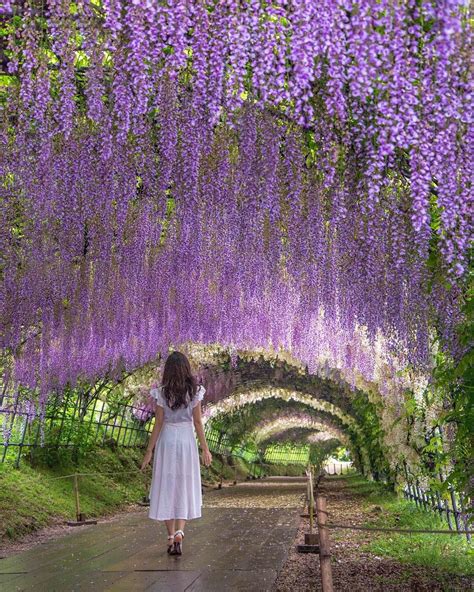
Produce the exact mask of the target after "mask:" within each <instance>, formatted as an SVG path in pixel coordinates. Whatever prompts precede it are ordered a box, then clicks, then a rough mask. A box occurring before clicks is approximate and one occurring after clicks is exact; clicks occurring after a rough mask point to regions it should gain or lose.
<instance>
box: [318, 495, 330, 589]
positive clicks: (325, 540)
mask: <svg viewBox="0 0 474 592" xmlns="http://www.w3.org/2000/svg"><path fill="white" fill-rule="evenodd" d="M316 511H317V513H318V531H319V561H320V564H321V584H322V588H323V592H333V591H334V588H333V584H332V571H331V550H330V545H329V532H328V527H327V526H326V521H327V509H326V498H325V497H324V496H322V495H318V497H317V498H316Z"/></svg>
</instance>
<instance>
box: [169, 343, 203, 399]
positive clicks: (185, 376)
mask: <svg viewBox="0 0 474 592" xmlns="http://www.w3.org/2000/svg"><path fill="white" fill-rule="evenodd" d="M161 385H162V387H163V389H162V393H163V397H164V398H165V400H166V402H167V404H168V406H169V407H171V409H179V408H180V407H187V406H188V405H189V403H190V402H191V401H192V400H193V399H194V397H195V395H196V392H197V386H198V385H197V380H196V378H195V377H194V376H193V373H192V370H191V364H190V363H189V360H188V358H187V357H186V356H185V355H184V354H182V353H181V352H179V351H175V352H173V353H172V354H170V355H169V356H168V358H167V360H166V362H165V367H164V370H163V379H162V381H161ZM188 396H189V399H188Z"/></svg>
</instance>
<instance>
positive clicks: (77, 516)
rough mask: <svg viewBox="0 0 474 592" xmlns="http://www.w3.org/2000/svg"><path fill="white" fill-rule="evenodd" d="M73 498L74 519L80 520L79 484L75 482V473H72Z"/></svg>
mask: <svg viewBox="0 0 474 592" xmlns="http://www.w3.org/2000/svg"><path fill="white" fill-rule="evenodd" d="M73 486H74V498H75V500H76V520H77V521H78V522H79V521H80V520H81V508H80V507H79V486H78V483H77V474H76V473H74V483H73Z"/></svg>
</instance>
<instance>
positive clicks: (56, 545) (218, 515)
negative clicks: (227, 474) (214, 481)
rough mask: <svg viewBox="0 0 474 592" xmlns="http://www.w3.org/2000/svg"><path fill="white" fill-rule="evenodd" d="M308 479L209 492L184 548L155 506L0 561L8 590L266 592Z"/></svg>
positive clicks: (0, 582)
mask: <svg viewBox="0 0 474 592" xmlns="http://www.w3.org/2000/svg"><path fill="white" fill-rule="evenodd" d="M304 492H305V480H304V478H302V477H301V478H300V477H272V478H268V479H265V480H263V481H251V482H246V483H240V484H238V485H237V486H234V487H228V488H224V489H222V490H218V491H214V490H213V491H207V492H206V494H205V495H204V507H203V513H202V518H201V519H199V520H195V521H189V522H188V524H187V525H186V528H185V532H186V537H185V539H184V541H183V555H182V556H181V557H172V556H169V555H168V554H167V553H166V547H165V544H166V537H165V530H164V525H163V524H162V523H160V522H155V521H152V520H150V519H149V518H148V508H143V509H142V510H140V511H138V512H133V513H131V514H124V516H123V517H122V518H117V520H114V521H111V522H108V523H104V524H101V523H100V521H99V523H98V524H97V525H90V526H82V527H77V528H78V531H77V532H74V533H72V534H70V535H67V536H64V537H62V538H61V539H58V540H56V541H48V542H47V543H44V544H41V545H39V546H36V547H34V548H32V549H29V550H28V551H25V552H23V553H20V554H18V555H14V556H11V557H7V558H5V559H1V560H0V590H1V591H2V592H22V591H25V592H29V591H33V590H34V591H35V592H43V591H44V592H80V591H81V592H82V591H86V590H87V591H91V590H93V591H94V592H122V591H123V592H135V591H137V592H138V591H144V590H147V592H161V591H167V592H181V591H186V592H227V591H231V592H234V591H235V592H240V591H242V592H243V591H245V592H252V591H254V590H255V591H259V592H264V591H267V590H271V588H272V586H273V584H274V582H275V580H276V578H277V575H278V572H279V570H280V569H281V567H282V565H283V564H284V562H285V560H286V558H287V556H288V552H289V549H290V547H291V545H292V543H293V540H294V538H295V535H296V532H297V529H298V524H299V513H300V510H301V508H302V506H303V496H304Z"/></svg>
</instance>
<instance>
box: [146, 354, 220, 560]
mask: <svg viewBox="0 0 474 592" xmlns="http://www.w3.org/2000/svg"><path fill="white" fill-rule="evenodd" d="M205 392H206V391H205V389H204V387H203V386H198V385H197V382H196V379H195V377H194V376H193V374H192V371H191V366H190V364H189V361H188V359H187V358H186V356H185V355H184V354H182V353H180V352H173V353H172V354H170V355H169V356H168V359H167V360H166V363H165V367H164V371H163V379H162V384H161V387H159V388H157V389H152V390H151V391H150V394H151V395H152V397H153V398H154V399H155V401H156V413H155V417H156V419H155V426H154V428H153V431H152V433H151V436H150V441H149V443H148V448H147V451H146V453H145V457H144V459H143V462H142V465H141V470H143V469H144V468H145V467H146V466H147V465H148V463H149V462H150V460H151V456H152V453H153V449H154V448H155V444H156V448H155V454H154V459H153V472H152V480H151V488H150V509H149V512H148V516H149V518H151V519H153V520H163V521H164V522H165V524H166V529H167V531H168V553H169V554H170V555H181V554H182V541H183V538H184V527H185V523H186V520H193V519H194V518H200V517H201V505H202V492H201V471H200V466H199V453H198V447H197V442H196V438H195V435H194V429H193V425H194V427H195V429H196V433H197V436H198V439H199V443H200V445H201V449H202V462H203V464H204V465H205V466H209V465H210V464H211V461H212V455H211V453H210V452H209V447H208V445H207V442H206V438H205V436H204V428H203V424H202V417H201V401H202V399H203V397H204V393H205Z"/></svg>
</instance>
